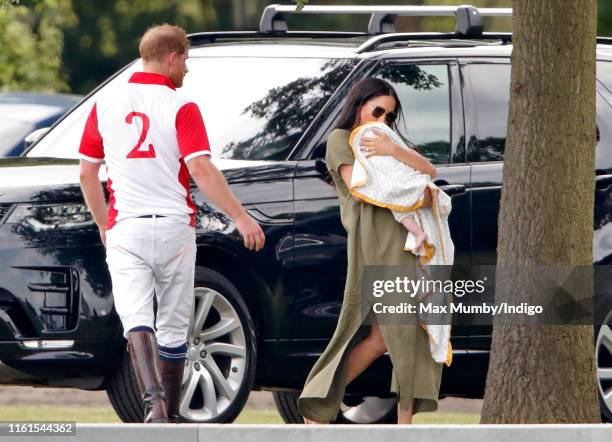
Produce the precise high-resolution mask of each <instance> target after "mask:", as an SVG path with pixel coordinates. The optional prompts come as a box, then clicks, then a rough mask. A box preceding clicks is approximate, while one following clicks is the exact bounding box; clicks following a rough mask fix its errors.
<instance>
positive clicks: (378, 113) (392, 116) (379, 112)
mask: <svg viewBox="0 0 612 442" xmlns="http://www.w3.org/2000/svg"><path fill="white" fill-rule="evenodd" d="M368 106H370V107H371V108H372V116H373V117H374V118H380V117H382V116H383V115H384V114H387V115H386V116H385V121H386V122H387V124H393V122H394V121H395V120H397V112H387V111H386V110H385V108H383V107H380V106H374V105H373V104H370V103H368Z"/></svg>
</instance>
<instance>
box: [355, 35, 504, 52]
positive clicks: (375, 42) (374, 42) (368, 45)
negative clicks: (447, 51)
mask: <svg viewBox="0 0 612 442" xmlns="http://www.w3.org/2000/svg"><path fill="white" fill-rule="evenodd" d="M461 37H462V35H458V34H456V33H454V32H411V33H396V34H386V35H385V34H383V35H378V36H376V37H372V38H370V39H369V40H368V41H366V42H364V43H363V44H362V45H361V46H359V47H358V48H357V50H356V51H355V52H357V53H358V54H361V53H363V52H368V51H372V50H374V49H376V48H377V47H378V46H380V45H381V44H384V43H392V42H401V41H410V40H413V41H414V40H416V41H418V40H421V41H423V40H453V39H458V38H461ZM470 39H472V40H474V39H476V40H500V41H501V42H502V44H508V43H512V33H511V32H483V33H482V34H481V35H479V36H478V37H470Z"/></svg>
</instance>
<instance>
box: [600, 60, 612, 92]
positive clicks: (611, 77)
mask: <svg viewBox="0 0 612 442" xmlns="http://www.w3.org/2000/svg"><path fill="white" fill-rule="evenodd" d="M597 79H598V80H599V81H600V82H601V84H603V85H604V86H605V87H606V89H608V92H610V93H611V94H612V61H598V62H597Z"/></svg>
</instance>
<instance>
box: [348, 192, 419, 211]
mask: <svg viewBox="0 0 612 442" xmlns="http://www.w3.org/2000/svg"><path fill="white" fill-rule="evenodd" d="M349 192H351V195H353V196H354V197H355V198H357V199H360V200H362V201H365V202H366V203H370V204H372V205H374V206H379V207H384V208H385V209H390V210H395V211H396V212H411V211H413V210H417V209H419V208H420V207H422V206H423V203H424V202H425V198H421V199H420V200H418V201H417V202H416V203H414V204H413V205H412V206H409V207H408V206H398V205H397V204H390V203H383V202H382V201H378V200H375V199H373V198H370V197H369V196H366V195H364V194H363V193H361V192H359V191H357V190H355V189H349Z"/></svg>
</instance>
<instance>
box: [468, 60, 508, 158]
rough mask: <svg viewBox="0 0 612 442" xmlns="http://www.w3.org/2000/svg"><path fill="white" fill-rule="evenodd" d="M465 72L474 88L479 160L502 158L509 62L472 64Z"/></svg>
mask: <svg viewBox="0 0 612 442" xmlns="http://www.w3.org/2000/svg"><path fill="white" fill-rule="evenodd" d="M466 71H467V74H468V79H469V80H468V81H469V82H470V89H471V91H472V102H473V105H474V107H473V109H471V111H472V112H473V115H472V118H473V119H474V121H475V123H476V136H477V138H478V143H477V145H478V152H479V160H480V161H501V160H503V158H504V148H505V147H506V131H507V127H506V126H507V124H508V109H509V104H510V65H508V64H470V65H467V66H466ZM466 118H467V116H466Z"/></svg>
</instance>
